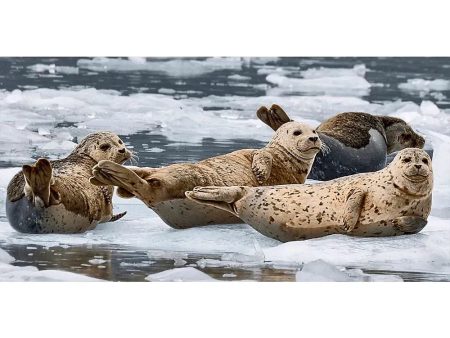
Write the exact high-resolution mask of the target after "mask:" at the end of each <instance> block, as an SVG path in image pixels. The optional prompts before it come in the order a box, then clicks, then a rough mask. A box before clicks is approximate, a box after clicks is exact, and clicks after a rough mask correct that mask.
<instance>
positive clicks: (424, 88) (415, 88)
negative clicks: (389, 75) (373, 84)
mask: <svg viewBox="0 0 450 338" xmlns="http://www.w3.org/2000/svg"><path fill="white" fill-rule="evenodd" d="M398 88H400V89H401V90H404V91H408V92H425V93H428V92H430V91H447V90H450V81H449V80H442V79H436V80H425V79H408V81H406V82H404V83H400V84H399V85H398Z"/></svg>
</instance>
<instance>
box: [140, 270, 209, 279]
mask: <svg viewBox="0 0 450 338" xmlns="http://www.w3.org/2000/svg"><path fill="white" fill-rule="evenodd" d="M145 279H146V280H148V281H150V282H215V281H217V280H216V279H214V278H212V277H210V276H209V275H207V274H206V273H204V272H201V271H200V270H197V269H196V268H193V267H185V268H175V269H171V270H166V271H163V272H159V273H154V274H151V275H148V276H147V277H145Z"/></svg>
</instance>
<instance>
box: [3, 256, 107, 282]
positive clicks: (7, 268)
mask: <svg viewBox="0 0 450 338" xmlns="http://www.w3.org/2000/svg"><path fill="white" fill-rule="evenodd" d="M12 262H14V258H13V257H12V256H10V255H9V254H8V253H7V252H6V251H4V250H3V249H0V282H100V281H101V280H100V279H96V278H92V277H88V276H84V275H81V274H77V273H72V272H67V271H59V270H38V269H37V268H35V267H33V266H24V267H19V266H14V265H11V263H12Z"/></svg>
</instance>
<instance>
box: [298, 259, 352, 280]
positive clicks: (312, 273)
mask: <svg viewBox="0 0 450 338" xmlns="http://www.w3.org/2000/svg"><path fill="white" fill-rule="evenodd" d="M295 280H296V281H297V282H350V281H351V278H350V277H349V276H348V274H346V273H345V272H344V271H341V270H340V269H338V268H337V267H336V266H334V265H331V264H328V263H327V262H325V261H323V260H321V259H318V260H316V261H312V262H310V263H307V264H305V265H304V266H303V268H302V270H300V271H299V272H297V273H296V275H295Z"/></svg>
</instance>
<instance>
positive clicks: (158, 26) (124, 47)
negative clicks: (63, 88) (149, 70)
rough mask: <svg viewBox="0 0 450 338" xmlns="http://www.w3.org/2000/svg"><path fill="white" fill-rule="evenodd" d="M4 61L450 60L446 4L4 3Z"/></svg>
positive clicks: (430, 0) (0, 51)
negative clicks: (90, 58)
mask: <svg viewBox="0 0 450 338" xmlns="http://www.w3.org/2000/svg"><path fill="white" fill-rule="evenodd" d="M0 9H1V12H2V17H1V20H0V29H1V32H2V39H1V48H0V55H3V56H211V55H213V56H448V55H450V47H449V44H448V43H447V41H448V11H446V3H445V1H438V0H427V1H426V2H423V1H414V0H410V1H407V2H404V1H392V0H377V1H376V2H374V1H372V2H364V1H360V0H339V1H336V0H335V1H333V0H317V1H292V0H277V1H269V0H260V1H258V2H255V1H245V0H227V1H222V2H218V1H209V0H191V1H182V0H176V1H175V0H164V1H144V0H142V1H140V0H127V1H118V0H109V1H93V0H76V1H75V0H65V1H58V0H40V1H33V0H29V1H23V0H3V1H2V4H1V7H0Z"/></svg>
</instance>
